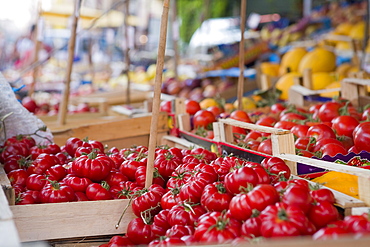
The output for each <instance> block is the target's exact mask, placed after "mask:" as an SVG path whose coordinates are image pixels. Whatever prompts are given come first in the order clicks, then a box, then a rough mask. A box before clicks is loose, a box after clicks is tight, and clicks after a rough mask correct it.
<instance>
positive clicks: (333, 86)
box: [320, 81, 340, 98]
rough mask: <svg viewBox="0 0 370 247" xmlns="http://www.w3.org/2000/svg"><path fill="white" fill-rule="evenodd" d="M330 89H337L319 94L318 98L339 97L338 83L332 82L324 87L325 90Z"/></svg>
mask: <svg viewBox="0 0 370 247" xmlns="http://www.w3.org/2000/svg"><path fill="white" fill-rule="evenodd" d="M332 88H337V89H338V91H334V92H326V93H321V94H320V96H322V97H328V98H334V97H337V96H339V93H340V81H335V82H332V83H330V84H329V85H327V86H326V87H325V89H332Z"/></svg>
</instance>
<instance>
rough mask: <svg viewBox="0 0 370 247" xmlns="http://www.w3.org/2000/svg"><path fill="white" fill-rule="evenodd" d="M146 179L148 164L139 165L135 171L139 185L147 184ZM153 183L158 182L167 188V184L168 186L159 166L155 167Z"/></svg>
mask: <svg viewBox="0 0 370 247" xmlns="http://www.w3.org/2000/svg"><path fill="white" fill-rule="evenodd" d="M120 174H122V173H120ZM123 176H124V175H123ZM145 180H146V166H139V167H138V168H137V169H136V172H135V182H136V183H137V184H138V185H139V186H141V187H144V186H145ZM152 183H153V184H158V185H160V186H161V187H163V188H165V186H166V180H165V179H164V178H163V177H162V176H161V175H160V174H159V172H158V170H157V168H154V172H153V181H152Z"/></svg>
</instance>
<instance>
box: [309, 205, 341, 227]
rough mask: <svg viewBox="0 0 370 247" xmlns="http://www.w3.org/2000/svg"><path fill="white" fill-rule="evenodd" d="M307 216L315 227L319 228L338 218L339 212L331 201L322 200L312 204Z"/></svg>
mask: <svg viewBox="0 0 370 247" xmlns="http://www.w3.org/2000/svg"><path fill="white" fill-rule="evenodd" d="M308 218H309V219H310V221H311V222H312V223H313V224H314V225H315V226H316V228H317V229H320V228H323V227H326V226H327V225H328V224H330V223H331V222H335V221H337V220H339V213H338V210H337V209H336V207H334V205H333V204H332V203H331V202H328V201H322V202H318V203H316V204H314V205H312V207H311V209H310V211H309V212H308Z"/></svg>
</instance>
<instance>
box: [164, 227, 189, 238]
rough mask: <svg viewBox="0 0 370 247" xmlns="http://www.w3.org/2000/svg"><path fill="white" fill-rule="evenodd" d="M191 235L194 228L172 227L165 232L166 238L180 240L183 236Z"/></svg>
mask: <svg viewBox="0 0 370 247" xmlns="http://www.w3.org/2000/svg"><path fill="white" fill-rule="evenodd" d="M193 233H194V226H189V225H174V226H172V227H171V228H170V229H168V230H167V231H166V237H170V238H177V239H180V238H181V237H183V236H188V235H193ZM182 242H183V241H182Z"/></svg>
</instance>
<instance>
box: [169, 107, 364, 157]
mask: <svg viewBox="0 0 370 247" xmlns="http://www.w3.org/2000/svg"><path fill="white" fill-rule="evenodd" d="M185 106H186V112H187V113H189V115H191V121H192V126H193V130H192V131H193V132H194V133H195V134H198V135H200V136H202V137H206V138H210V139H212V138H213V130H212V123H213V122H215V121H217V119H218V118H231V119H236V120H239V121H242V122H247V123H254V124H256V125H263V126H268V127H274V128H280V129H287V130H290V131H291V132H292V133H293V134H294V137H295V148H296V150H297V154H298V155H303V156H306V157H313V156H315V157H319V158H321V157H323V156H325V155H329V156H331V157H334V156H336V155H337V154H344V155H346V154H348V153H351V152H353V153H360V152H361V151H363V150H365V151H367V152H370V146H369V145H367V144H368V143H369V142H370V121H369V119H370V118H369V117H370V108H367V109H364V110H361V111H360V110H359V109H357V108H355V107H354V106H352V105H351V103H349V102H348V101H346V100H332V101H328V102H324V103H316V104H313V105H312V106H311V107H309V108H302V107H294V106H293V105H287V104H283V103H275V104H273V105H272V106H271V107H270V109H269V111H268V112H267V113H266V111H264V112H261V111H259V110H258V108H257V109H256V110H254V111H249V112H246V111H243V110H235V109H234V110H232V111H231V112H226V111H225V110H224V109H223V108H222V107H221V106H218V107H215V106H213V107H209V108H207V109H201V108H200V105H199V103H198V102H196V101H193V100H186V101H185ZM164 110H165V109H164ZM233 132H234V137H235V138H234V140H235V144H237V145H239V146H242V147H244V148H247V149H251V150H254V151H258V152H262V153H266V154H270V155H271V154H272V146H271V145H272V144H271V139H270V135H269V134H268V133H262V132H259V131H253V130H252V131H249V130H246V129H242V128H238V127H233Z"/></svg>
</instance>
